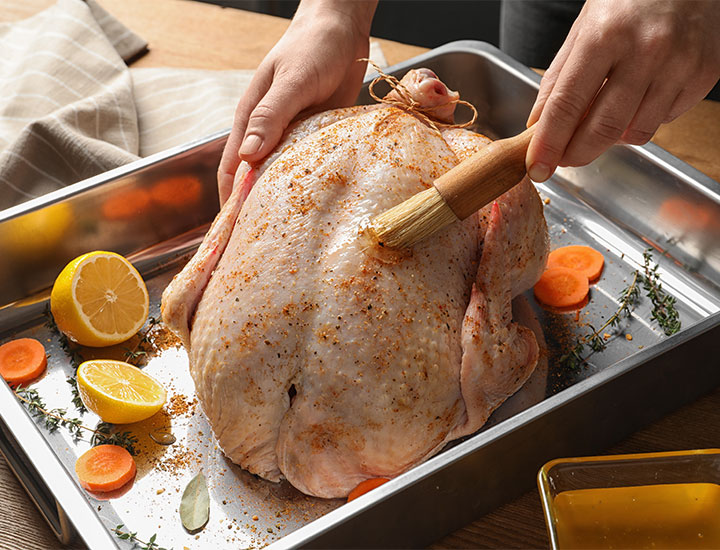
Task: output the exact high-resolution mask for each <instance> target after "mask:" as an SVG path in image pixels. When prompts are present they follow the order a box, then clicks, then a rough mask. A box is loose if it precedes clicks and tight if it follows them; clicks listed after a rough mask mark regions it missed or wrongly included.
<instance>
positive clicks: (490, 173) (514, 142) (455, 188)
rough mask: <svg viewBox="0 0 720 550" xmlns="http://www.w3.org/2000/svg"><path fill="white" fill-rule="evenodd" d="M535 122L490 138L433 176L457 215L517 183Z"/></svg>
mask: <svg viewBox="0 0 720 550" xmlns="http://www.w3.org/2000/svg"><path fill="white" fill-rule="evenodd" d="M534 131H535V127H534V126H530V128H528V129H527V130H525V131H524V132H522V133H521V134H518V135H517V136H514V137H511V138H506V139H500V140H498V141H493V142H492V143H491V144H490V145H488V146H487V147H485V148H483V149H481V150H480V151H478V152H477V153H475V154H474V155H473V156H471V157H469V158H467V159H465V160H464V161H462V162H461V163H460V164H458V165H457V166H456V167H455V168H453V169H452V170H450V171H449V172H447V173H445V174H443V175H442V176H440V177H439V178H438V179H436V180H435V182H434V184H435V188H436V189H437V190H438V192H439V193H440V195H441V196H442V198H443V199H444V200H445V202H446V203H447V205H448V206H449V207H450V209H451V210H452V211H453V212H454V213H455V215H456V216H457V217H458V219H461V220H464V219H465V218H467V217H468V216H470V215H471V214H473V213H475V212H477V211H478V210H480V209H481V208H482V207H483V206H485V205H486V204H488V203H490V202H492V201H494V200H495V199H496V198H498V197H499V196H500V195H502V194H503V193H505V192H506V191H508V190H509V189H510V188H511V187H514V186H515V185H517V183H518V182H520V180H521V179H522V178H523V176H524V175H525V154H526V153H527V148H528V145H530V139H531V138H532V136H533V132H534Z"/></svg>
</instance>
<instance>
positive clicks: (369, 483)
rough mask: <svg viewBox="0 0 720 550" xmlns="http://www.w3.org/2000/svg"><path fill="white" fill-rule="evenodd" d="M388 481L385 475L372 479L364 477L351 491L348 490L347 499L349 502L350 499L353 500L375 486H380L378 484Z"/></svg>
mask: <svg viewBox="0 0 720 550" xmlns="http://www.w3.org/2000/svg"><path fill="white" fill-rule="evenodd" d="M388 481H390V480H389V479H388V478H386V477H374V478H372V479H366V480H365V481H363V482H361V483H360V484H358V486H357V487H355V488H354V489H353V490H352V491H350V494H349V495H348V499H347V501H348V502H350V501H351V500H355V499H356V498H357V497H359V496H362V495H364V494H365V493H369V492H370V491H372V490H373V489H375V488H376V487H380V485H382V484H384V483H387V482H388Z"/></svg>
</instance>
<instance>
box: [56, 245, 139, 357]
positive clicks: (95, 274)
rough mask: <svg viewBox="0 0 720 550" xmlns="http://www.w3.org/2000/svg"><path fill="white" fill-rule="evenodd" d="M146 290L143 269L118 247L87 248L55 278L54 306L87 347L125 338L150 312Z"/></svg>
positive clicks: (60, 321)
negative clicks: (106, 249)
mask: <svg viewBox="0 0 720 550" xmlns="http://www.w3.org/2000/svg"><path fill="white" fill-rule="evenodd" d="M148 302H149V300H148V292H147V287H146V286H145V282H144V281H143V279H142V277H141V276H140V273H138V271H137V269H135V268H134V267H133V266H132V264H131V263H130V262H128V261H127V260H126V259H125V258H123V257H122V256H120V255H119V254H115V253H114V252H100V251H96V252H88V253H87V254H83V255H82V256H78V257H77V258H75V259H74V260H72V261H71V262H70V263H69V264H68V265H67V266H65V269H63V270H62V272H61V273H60V275H58V278H57V279H55V284H54V285H53V289H52V293H51V295H50V309H51V310H52V314H53V317H54V318H55V323H56V324H57V326H58V328H59V329H60V330H61V331H62V332H64V333H65V334H66V335H67V336H69V337H70V338H71V339H72V340H74V341H75V342H77V343H78V344H81V345H83V346H92V347H104V346H112V345H114V344H119V343H120V342H124V341H125V340H127V339H128V338H131V337H132V336H133V335H134V334H135V333H137V331H138V330H140V328H141V327H142V326H143V324H144V323H145V321H146V319H147V317H148Z"/></svg>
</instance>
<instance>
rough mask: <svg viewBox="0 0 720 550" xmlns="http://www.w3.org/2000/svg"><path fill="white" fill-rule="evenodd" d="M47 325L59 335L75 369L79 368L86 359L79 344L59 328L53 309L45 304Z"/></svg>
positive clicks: (61, 345)
mask: <svg viewBox="0 0 720 550" xmlns="http://www.w3.org/2000/svg"><path fill="white" fill-rule="evenodd" d="M45 326H46V327H47V328H49V329H50V330H51V331H52V332H53V334H55V336H57V337H58V340H59V341H60V347H61V348H62V350H63V351H64V352H65V354H66V355H67V356H68V358H69V359H70V364H71V365H72V366H73V368H74V369H75V370H77V369H78V367H79V366H80V363H82V362H83V361H85V358H84V357H83V356H82V354H81V353H80V351H79V350H78V348H77V346H76V345H75V344H73V343H72V342H70V340H69V339H68V337H67V336H65V334H64V333H63V332H62V331H61V330H60V329H59V328H58V326H57V324H56V323H55V319H54V318H53V315H52V311H50V306H49V305H48V306H45Z"/></svg>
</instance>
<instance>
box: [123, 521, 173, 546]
mask: <svg viewBox="0 0 720 550" xmlns="http://www.w3.org/2000/svg"><path fill="white" fill-rule="evenodd" d="M124 528H125V525H123V524H122V523H121V524H120V525H118V526H117V527H114V528H113V529H110V530H111V531H112V532H113V533H115V534H116V535H117V538H119V539H120V540H127V541H130V542H134V543H135V546H137V548H139V550H166V549H165V548H163V547H162V546H158V543H157V542H155V539H156V538H157V534H155V535H153V536H152V537H150V540H148V541H147V542H145V541H142V540H140V539H139V538H137V533H132V532H128V531H123V529H124Z"/></svg>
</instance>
